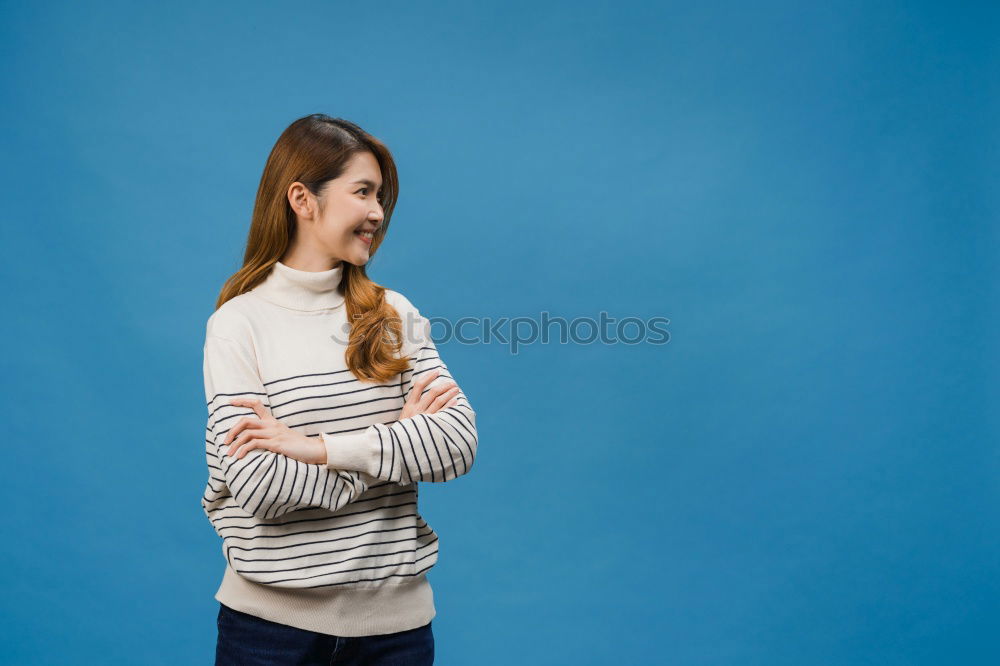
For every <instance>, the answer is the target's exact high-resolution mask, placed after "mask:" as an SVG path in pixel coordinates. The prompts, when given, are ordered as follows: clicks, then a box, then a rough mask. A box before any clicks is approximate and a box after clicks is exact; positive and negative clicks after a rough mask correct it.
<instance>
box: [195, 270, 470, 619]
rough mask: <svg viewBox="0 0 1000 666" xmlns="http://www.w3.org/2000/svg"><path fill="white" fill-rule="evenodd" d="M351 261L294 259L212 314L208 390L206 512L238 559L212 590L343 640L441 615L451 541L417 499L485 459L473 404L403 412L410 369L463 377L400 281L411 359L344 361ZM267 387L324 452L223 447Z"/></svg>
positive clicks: (275, 411) (461, 400)
mask: <svg viewBox="0 0 1000 666" xmlns="http://www.w3.org/2000/svg"><path fill="white" fill-rule="evenodd" d="M341 276H342V267H340V266H338V267H337V268H333V269H330V270H326V271H319V272H313V271H301V270H297V269H294V268H291V267H289V266H287V265H285V264H283V263H281V262H278V263H277V264H275V265H274V267H273V268H272V270H271V272H270V273H269V274H268V276H267V278H266V279H265V280H264V281H263V282H262V283H260V284H259V285H258V286H257V287H255V288H254V289H252V290H250V291H248V292H246V293H244V294H241V295H239V296H236V297H235V298H232V299H230V300H229V301H227V302H226V303H224V304H223V305H222V307H220V308H219V309H218V310H216V311H215V312H214V313H213V314H212V315H211V317H209V319H208V324H207V327H206V336H205V356H204V371H205V397H206V400H207V401H208V425H207V430H206V433H205V457H206V460H207V463H208V482H207V485H206V487H205V493H204V496H203V497H202V501H201V504H202V508H203V509H204V511H205V514H206V516H208V519H209V521H210V522H211V524H212V527H213V528H214V529H215V531H216V533H217V534H218V535H219V536H220V537H221V538H222V551H223V555H224V557H225V561H226V568H225V572H224V573H223V577H222V582H221V585H220V587H219V589H218V591H217V593H216V595H215V598H216V599H217V600H218V601H219V602H221V603H223V604H225V605H226V606H229V607H230V608H234V609H236V610H240V611H243V612H246V613H250V614H252V615H256V616H257V617H261V618H264V619H267V620H271V621H273V622H279V623H281V624H285V625H289V626H293V627H298V628H301V629H308V630H310V631H317V632H321V633H325V634H331V635H337V636H366V635H373V634H385V633H393V632H397V631H404V630H406V629H412V628H415V627H419V626H423V625H425V624H427V623H428V622H430V621H431V619H432V618H433V617H434V615H435V608H434V599H433V592H432V590H431V587H430V583H429V582H428V580H427V577H426V574H427V572H428V570H429V569H430V568H431V567H433V566H434V564H435V563H436V562H437V558H438V537H437V534H436V533H435V532H434V530H433V529H432V528H431V526H430V525H428V524H427V522H426V521H425V520H424V519H423V517H421V515H420V512H419V511H418V507H417V498H418V488H417V486H418V482H420V481H431V482H441V481H449V480H452V479H454V478H456V477H458V476H460V475H462V474H465V473H466V472H468V471H469V470H470V468H471V467H472V463H473V461H474V460H475V456H476V449H477V445H478V434H477V431H476V414H475V412H474V411H473V409H472V406H471V405H470V403H469V400H468V398H467V397H466V396H465V394H464V392H462V391H461V389H460V390H459V393H458V394H457V396H456V397H457V398H458V400H457V404H455V405H454V406H452V407H447V408H445V409H441V410H439V411H437V412H435V413H433V414H418V415H416V416H414V417H411V418H407V419H403V420H397V419H398V417H399V414H400V411H401V410H402V407H403V403H404V401H405V400H406V398H407V397H408V395H409V392H410V390H411V387H412V386H413V380H414V378H415V377H418V376H419V375H421V374H423V373H426V372H430V371H431V370H433V369H435V368H437V369H439V370H440V375H439V377H438V378H437V379H435V380H434V383H433V384H432V386H433V385H437V384H441V383H446V382H447V381H448V380H452V381H454V378H453V377H452V375H451V374H450V373H449V372H448V368H447V366H446V365H445V364H444V362H443V361H442V360H441V358H440V356H439V355H438V352H437V349H436V347H435V345H434V342H433V341H432V340H431V335H430V324H429V322H428V320H427V319H426V318H424V317H423V316H421V315H420V312H419V311H418V310H417V308H416V307H414V305H413V304H412V303H411V302H410V301H409V300H408V299H407V298H406V297H404V296H403V295H402V294H400V293H399V292H396V291H393V290H391V289H387V290H386V292H385V296H386V300H387V302H388V303H389V304H391V305H392V306H393V307H394V308H396V311H397V312H398V314H399V317H400V319H401V321H402V324H403V338H404V339H403V347H402V354H403V355H404V356H405V357H407V358H408V359H409V360H410V368H409V369H408V370H406V371H404V372H403V373H402V374H401V375H397V376H396V377H395V378H393V379H392V380H390V381H388V382H385V383H372V382H361V381H359V380H358V379H357V378H355V377H354V375H353V374H352V373H351V372H350V370H348V369H347V365H346V361H345V358H344V352H345V350H346V345H347V340H348V332H349V326H348V323H347V316H346V313H345V310H346V307H345V305H344V298H343V296H342V295H341V294H340V292H339V291H338V286H339V285H340V281H341ZM235 397H255V398H258V399H260V400H261V402H262V403H263V404H264V405H265V406H267V407H268V408H269V409H270V410H271V413H272V415H273V416H274V417H275V418H276V419H278V420H279V421H281V422H282V423H284V424H286V425H288V426H289V427H290V428H293V429H295V430H299V431H301V432H302V433H303V434H305V435H307V436H311V437H318V438H319V439H320V440H321V441H322V443H323V444H324V446H325V447H326V451H327V461H326V464H321V465H317V464H307V463H304V462H301V461H298V460H295V459H293V458H289V457H286V456H283V455H281V454H277V453H274V452H271V451H267V450H262V449H254V450H252V451H250V452H249V453H247V455H245V456H244V457H242V458H240V459H236V458H233V457H232V456H228V455H224V453H225V450H226V448H227V447H226V446H225V445H224V444H223V442H224V440H225V437H226V434H227V433H228V432H229V429H230V428H231V427H232V426H233V425H235V424H236V423H237V422H238V421H239V420H240V418H242V417H243V416H251V417H253V416H254V414H253V412H252V410H250V409H248V408H246V407H236V406H233V405H231V404H230V400H232V399H233V398H235Z"/></svg>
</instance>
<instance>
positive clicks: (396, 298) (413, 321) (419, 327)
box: [385, 287, 430, 356]
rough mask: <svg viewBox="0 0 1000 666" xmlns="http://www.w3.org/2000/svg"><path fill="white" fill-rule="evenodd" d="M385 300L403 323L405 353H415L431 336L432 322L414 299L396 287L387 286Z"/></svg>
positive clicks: (406, 354) (410, 354)
mask: <svg viewBox="0 0 1000 666" xmlns="http://www.w3.org/2000/svg"><path fill="white" fill-rule="evenodd" d="M385 302H386V303H388V304H389V305H391V306H392V307H393V308H395V310H396V313H397V314H398V315H399V320H400V323H402V325H403V331H402V332H403V355H404V356H412V355H415V354H416V353H417V351H418V350H419V349H420V348H421V347H422V346H423V345H424V344H426V340H427V339H429V338H430V322H429V321H428V320H427V318H426V317H424V316H423V315H422V314H421V313H420V310H418V309H417V306H416V305H414V304H413V301H411V300H410V299H409V298H407V297H406V296H404V295H403V294H402V293H400V292H398V291H396V290H395V289H389V288H388V287H386V289H385Z"/></svg>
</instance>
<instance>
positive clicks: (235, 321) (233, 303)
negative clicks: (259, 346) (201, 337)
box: [205, 294, 253, 344]
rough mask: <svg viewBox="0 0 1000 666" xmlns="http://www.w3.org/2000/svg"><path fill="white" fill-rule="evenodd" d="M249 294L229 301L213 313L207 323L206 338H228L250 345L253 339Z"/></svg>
mask: <svg viewBox="0 0 1000 666" xmlns="http://www.w3.org/2000/svg"><path fill="white" fill-rule="evenodd" d="M248 306H249V303H248V299H247V294H240V295H239V296H234V297H233V298H231V299H229V300H228V301H226V302H225V303H223V304H222V306H221V307H220V308H219V309H218V310H216V311H215V312H213V313H212V314H211V315H210V316H209V318H208V321H207V322H206V323H205V335H206V337H208V336H212V337H216V338H226V339H227V340H232V341H234V342H239V343H242V344H248V343H249V341H250V340H251V339H252V335H251V333H252V330H253V328H252V326H251V324H250V311H249V307H248Z"/></svg>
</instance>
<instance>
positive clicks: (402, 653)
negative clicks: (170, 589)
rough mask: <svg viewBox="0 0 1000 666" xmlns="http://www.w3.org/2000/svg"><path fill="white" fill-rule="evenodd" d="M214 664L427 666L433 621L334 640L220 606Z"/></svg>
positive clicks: (430, 657) (430, 661) (431, 652)
mask: <svg viewBox="0 0 1000 666" xmlns="http://www.w3.org/2000/svg"><path fill="white" fill-rule="evenodd" d="M218 625H219V639H218V642H217V643H216V645H215V666H237V665H239V666H251V665H253V664H262V665H264V664H266V665H267V666H284V665H285V664H289V665H291V664H316V666H320V665H322V666H331V665H340V664H343V665H344V666H361V665H366V666H367V665H369V664H370V665H371V666H390V665H391V666H424V665H425V664H433V663H434V634H433V633H432V632H431V623H430V622H429V623H427V624H425V625H424V626H422V627H417V628H416V629H408V630H406V631H400V632H397V633H395V634H381V635H375V636H356V637H355V636H349V637H345V636H331V635H329V634H320V633H316V632H315V631H308V630H306V629H298V628H296V627H289V626H287V625H284V624H279V623H277V622H271V621H270V620H264V619H262V618H259V617H256V616H254V615H250V614H249V613H244V612H242V611H238V610H235V609H233V608H230V607H229V606H226V605H225V604H219V618H218Z"/></svg>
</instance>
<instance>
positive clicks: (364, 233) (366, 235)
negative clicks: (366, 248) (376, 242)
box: [358, 231, 374, 240]
mask: <svg viewBox="0 0 1000 666" xmlns="http://www.w3.org/2000/svg"><path fill="white" fill-rule="evenodd" d="M358 235H359V236H363V237H364V238H367V239H369V240H371V238H372V237H373V236H374V234H373V233H372V232H370V231H359V232H358Z"/></svg>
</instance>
